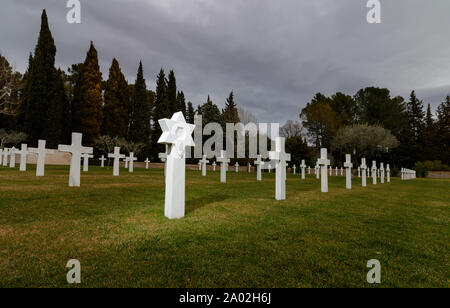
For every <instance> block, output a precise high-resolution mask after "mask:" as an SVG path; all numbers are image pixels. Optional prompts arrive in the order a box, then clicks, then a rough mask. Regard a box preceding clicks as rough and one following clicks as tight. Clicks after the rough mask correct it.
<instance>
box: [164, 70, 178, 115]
mask: <svg viewBox="0 0 450 308" xmlns="http://www.w3.org/2000/svg"><path fill="white" fill-rule="evenodd" d="M167 100H168V104H169V105H168V107H169V113H170V114H171V115H172V114H174V113H175V112H177V111H180V110H179V109H178V108H179V106H178V101H177V80H176V78H175V73H174V71H173V70H172V71H170V72H169V77H168V80H167Z"/></svg>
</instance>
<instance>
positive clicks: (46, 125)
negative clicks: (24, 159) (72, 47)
mask: <svg viewBox="0 0 450 308" xmlns="http://www.w3.org/2000/svg"><path fill="white" fill-rule="evenodd" d="M55 55H56V46H55V42H54V40H53V37H52V33H51V31H50V28H49V25H48V19H47V13H46V11H45V10H43V12H42V16H41V30H40V33H39V38H38V42H37V45H36V48H35V51H34V57H31V56H30V64H29V70H30V71H29V72H28V76H27V82H26V88H25V89H24V92H25V93H24V96H23V98H24V101H23V104H24V105H23V111H24V115H23V129H24V131H25V132H26V133H27V134H28V139H29V140H28V142H29V143H30V144H31V145H36V144H37V140H38V139H46V140H47V143H48V144H49V145H50V146H52V145H55V144H57V143H58V142H59V141H60V135H58V131H59V132H60V131H61V130H60V128H56V129H55V128H54V127H53V126H52V125H57V126H59V124H57V123H61V117H62V114H61V108H60V106H58V105H55V104H58V102H60V99H58V97H55V95H58V91H57V90H56V86H57V81H56V79H57V75H58V74H57V71H56V68H55ZM54 121H56V122H54ZM55 123H56V124H55Z"/></svg>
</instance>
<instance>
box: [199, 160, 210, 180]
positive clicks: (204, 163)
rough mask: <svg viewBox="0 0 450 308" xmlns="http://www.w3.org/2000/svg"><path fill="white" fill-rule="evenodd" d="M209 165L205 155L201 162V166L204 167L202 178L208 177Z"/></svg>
mask: <svg viewBox="0 0 450 308" xmlns="http://www.w3.org/2000/svg"><path fill="white" fill-rule="evenodd" d="M208 163H209V160H207V159H206V155H203V157H202V160H200V164H201V167H202V176H206V164H208Z"/></svg>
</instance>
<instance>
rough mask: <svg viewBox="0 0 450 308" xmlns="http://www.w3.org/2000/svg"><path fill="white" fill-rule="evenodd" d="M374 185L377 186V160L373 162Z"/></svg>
mask: <svg viewBox="0 0 450 308" xmlns="http://www.w3.org/2000/svg"><path fill="white" fill-rule="evenodd" d="M372 183H373V185H377V162H376V161H375V160H373V161H372Z"/></svg>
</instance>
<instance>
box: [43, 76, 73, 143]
mask: <svg viewBox="0 0 450 308" xmlns="http://www.w3.org/2000/svg"><path fill="white" fill-rule="evenodd" d="M53 88H54V91H55V92H54V95H52V100H51V101H50V102H49V103H50V108H51V111H50V112H49V113H48V121H47V122H46V125H47V127H46V128H45V131H46V139H47V145H48V147H50V148H56V147H57V146H58V144H61V143H63V142H68V141H69V139H70V137H69V136H70V124H69V123H70V112H69V102H68V98H67V94H66V89H65V87H64V80H63V72H62V71H61V70H60V69H58V70H57V71H56V72H55V79H54V86H53Z"/></svg>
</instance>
